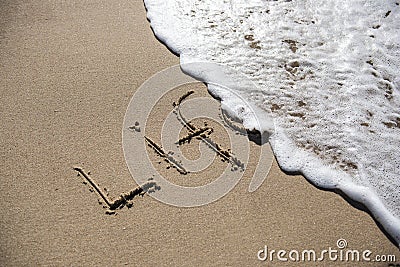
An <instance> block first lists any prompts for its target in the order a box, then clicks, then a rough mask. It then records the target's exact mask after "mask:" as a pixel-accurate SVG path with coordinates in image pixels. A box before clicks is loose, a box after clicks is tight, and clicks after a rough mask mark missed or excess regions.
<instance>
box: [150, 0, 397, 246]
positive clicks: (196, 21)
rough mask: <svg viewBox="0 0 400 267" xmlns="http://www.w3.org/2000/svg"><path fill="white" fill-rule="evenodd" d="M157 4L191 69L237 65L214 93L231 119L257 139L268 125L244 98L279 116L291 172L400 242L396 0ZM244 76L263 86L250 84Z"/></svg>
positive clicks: (165, 31)
mask: <svg viewBox="0 0 400 267" xmlns="http://www.w3.org/2000/svg"><path fill="white" fill-rule="evenodd" d="M145 4H146V7H147V10H148V18H149V20H150V21H151V26H152V28H153V30H154V32H155V34H156V35H157V36H158V38H160V39H161V40H162V41H163V42H164V43H165V44H166V45H167V46H169V47H170V48H171V49H172V50H174V51H175V52H177V53H179V54H180V55H181V64H182V65H184V64H187V63H191V62H200V61H201V62H214V63H219V64H222V65H224V66H226V69H224V70H223V71H222V72H223V73H224V76H223V77H225V78H224V79H217V81H218V83H220V84H222V85H223V86H214V85H209V88H208V89H209V91H210V92H211V93H212V94H213V95H216V96H218V97H219V98H220V99H221V100H222V104H223V108H225V109H226V110H227V111H229V112H230V113H232V114H234V115H236V116H238V117H240V118H241V119H242V120H243V121H244V124H245V126H246V127H247V128H249V129H251V128H253V127H258V126H257V125H256V124H254V122H253V121H252V118H254V116H253V117H252V115H250V113H249V112H248V111H244V112H243V111H242V112H239V111H240V108H239V109H238V107H240V105H238V103H240V99H245V100H246V101H248V102H250V103H251V105H252V106H254V107H255V109H256V110H257V113H258V115H257V116H258V117H261V118H263V117H265V116H267V115H266V114H268V112H267V111H270V110H271V111H272V114H273V118H274V123H275V125H276V129H277V130H276V132H275V133H273V135H272V136H271V145H272V147H273V150H274V153H275V154H276V156H277V159H278V162H279V164H280V166H281V167H282V168H283V169H285V170H289V171H301V172H302V173H303V174H304V175H305V176H306V178H307V179H309V180H310V181H312V182H313V183H315V184H316V185H318V186H322V187H325V188H336V189H340V190H342V191H343V192H344V193H346V194H347V195H349V196H350V197H352V198H353V199H355V200H357V201H360V202H362V203H364V204H365V205H366V206H367V207H368V208H369V209H370V211H371V213H372V214H373V216H374V217H375V218H376V219H377V220H378V221H379V222H380V223H381V224H382V225H383V226H384V227H385V229H386V230H387V232H388V233H389V234H390V235H392V237H393V238H394V239H395V240H396V241H397V242H398V243H400V197H399V196H400V179H399V174H400V95H399V84H400V78H399V75H398V73H399V70H400V30H399V28H400V10H399V6H398V5H397V4H396V1H371V0H367V1H361V0H355V1H345V0H335V1H328V0H322V1H316V0H304V1H290V0H289V1H287V0H286V1H284V0H281V1H267V0H264V1H261V0H251V1H244V0H243V1H224V0H213V1H209V0H202V1H200V0H185V1H183V0H170V1H161V0H145ZM389 11H390V12H389ZM190 66H192V64H190ZM185 71H186V72H188V73H189V74H191V75H193V76H194V77H200V78H202V79H205V80H206V81H212V80H213V79H215V77H216V76H218V77H219V74H216V73H218V72H216V70H213V69H209V70H200V71H199V70H198V69H196V68H195V67H194V68H193V67H192V68H188V69H186V70H185ZM236 73H241V74H243V75H245V76H246V77H247V79H250V80H251V81H253V82H254V83H255V84H256V85H257V86H256V87H254V86H250V85H249V84H241V82H242V81H241V79H240V77H237V75H236ZM226 77H229V78H230V79H226ZM232 81H233V82H232ZM210 84H211V83H210ZM227 87H228V88H231V89H233V91H234V94H232V92H231V91H229V90H227V89H226V88H227ZM237 96H240V97H237ZM238 99H239V100H238ZM263 111H265V113H263ZM264 121H265V122H266V123H265V125H264V126H261V127H259V128H260V129H258V130H260V131H269V130H270V129H271V127H270V126H271V123H270V122H268V121H269V120H268V119H265V120H264Z"/></svg>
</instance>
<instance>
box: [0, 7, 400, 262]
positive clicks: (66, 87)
mask: <svg viewBox="0 0 400 267" xmlns="http://www.w3.org/2000/svg"><path fill="white" fill-rule="evenodd" d="M0 25H1V26H0V57H1V58H0V63H1V64H0V75H1V79H0V83H1V99H0V102H1V103H0V110H1V114H2V116H1V130H0V131H1V139H0V143H1V151H2V152H1V163H2V167H1V171H0V177H1V183H0V188H1V190H0V191H1V194H0V199H1V203H2V205H1V207H0V213H1V220H0V223H1V224H0V226H1V230H0V240H1V241H0V242H1V244H0V265H1V266H165V265H169V266H194V265H198V266H267V265H268V266H270V265H274V266H281V265H282V266H285V265H295V266H390V265H389V263H378V262H374V263H369V264H368V263H365V262H362V263H360V262H351V263H345V262H340V261H336V262H330V261H328V260H326V261H324V262H322V263H321V262H319V263H312V262H311V263H310V262H306V263H304V262H300V263H292V262H288V263H283V262H279V261H278V260H277V259H275V260H274V261H273V262H272V263H271V262H269V261H268V260H267V261H265V262H261V261H259V260H258V259H257V252H258V251H259V250H261V249H263V248H264V246H265V245H267V246H268V248H269V249H275V250H279V249H284V250H286V251H290V250H292V249H295V250H299V251H302V250H307V249H314V250H316V251H322V250H323V249H328V248H329V247H332V248H333V249H336V248H337V246H336V241H337V240H338V239H340V238H344V239H346V240H347V243H348V248H349V249H357V250H359V251H363V250H367V249H368V250H370V251H372V253H373V254H372V255H376V254H382V255H388V254H394V255H396V257H397V263H400V253H399V250H398V249H397V248H396V246H395V245H393V243H391V242H390V240H389V239H388V237H387V236H385V234H384V233H383V232H382V231H381V230H380V229H379V227H378V226H377V224H376V223H375V222H374V220H373V219H372V218H371V217H370V215H369V214H368V213H366V212H365V211H362V210H360V209H356V208H354V207H353V206H352V205H351V204H349V203H348V202H346V201H345V200H344V199H343V198H342V197H341V196H340V195H338V194H336V193H333V192H327V191H323V190H319V189H317V188H315V187H314V186H313V185H311V184H309V183H308V182H307V181H306V180H305V179H304V178H303V177H302V176H294V175H286V174H284V173H283V172H282V171H280V169H279V167H278V165H277V163H276V162H275V161H274V163H273V166H272V169H271V171H270V173H269V174H268V177H267V178H266V180H265V181H264V183H263V184H262V186H261V187H260V188H259V189H258V190H257V191H255V192H253V193H249V192H248V190H247V189H248V185H249V183H250V180H251V177H252V173H251V172H252V171H251V170H254V168H255V166H254V162H256V159H254V158H255V157H256V154H255V156H253V157H252V160H251V161H250V163H249V165H248V169H247V170H246V172H245V175H244V177H243V179H242V180H241V181H240V182H239V183H238V185H237V186H236V187H235V188H234V189H233V190H232V191H231V192H230V193H229V194H227V195H226V196H225V197H223V198H222V199H220V200H218V201H216V202H214V203H212V204H209V205H205V206H202V207H197V208H177V207H173V206H168V205H166V204H163V203H160V202H159V201H157V200H155V199H153V198H152V197H151V196H149V195H145V196H144V197H143V198H142V197H137V198H134V201H133V202H134V206H133V207H132V208H130V209H127V208H126V207H125V208H123V209H121V210H119V211H118V212H117V214H116V215H106V214H105V211H106V210H105V209H104V208H102V206H101V205H99V203H98V199H99V196H98V195H97V194H96V193H95V192H90V191H89V187H88V185H85V184H83V181H84V180H83V178H82V177H79V176H77V172H76V171H74V170H73V169H72V167H73V166H81V167H82V168H84V169H85V170H86V171H90V172H91V175H90V176H91V177H92V178H93V179H95V180H96V181H97V182H98V183H99V184H100V186H101V188H104V187H106V188H107V189H108V191H109V195H110V197H112V198H116V197H118V196H119V195H120V194H121V193H122V192H128V191H129V190H131V189H133V188H135V187H136V186H137V185H136V183H135V181H134V180H133V178H132V177H131V175H130V173H129V171H128V169H127V167H126V163H125V160H124V156H123V150H122V136H121V131H122V123H123V119H124V114H125V111H126V108H127V106H128V104H129V101H130V99H131V97H132V96H133V94H134V93H135V90H137V88H138V87H139V86H140V85H141V84H142V83H143V82H145V81H146V79H148V78H149V77H151V76H152V75H153V74H155V73H157V72H158V71H161V70H163V69H165V68H167V67H170V66H173V65H176V64H178V63H179V58H178V57H177V56H175V55H173V54H172V53H171V52H170V51H169V50H168V49H167V48H166V47H165V46H164V45H162V44H161V43H160V42H159V41H158V40H157V39H156V38H155V37H154V35H153V33H152V31H151V29H150V25H149V23H148V21H147V20H146V14H145V8H144V5H143V2H142V1H124V0H123V1H118V2H117V3H115V2H114V3H111V2H110V1H99V0H94V1H90V2H89V1H83V2H82V1H46V0H45V1H19V0H17V1H16V0H14V1H2V2H1V16H0ZM182 90H183V91H184V90H186V89H185V88H183V89H182ZM181 93H182V91H179V90H178V91H176V92H175V95H172V96H171V99H178V98H179V96H180V95H181ZM196 94H199V95H204V96H207V93H206V90H205V87H204V85H197V86H196ZM208 97H210V96H208ZM168 108H171V106H168V105H164V106H163V105H160V107H159V108H158V109H156V110H155V111H154V113H153V114H152V117H151V120H150V122H149V125H150V127H149V135H150V136H151V137H152V138H154V139H155V140H157V138H159V133H158V132H157V130H158V129H159V127H158V126H157V125H159V124H160V123H161V122H162V118H163V116H164V114H165V112H169V111H170V110H165V109H168ZM146 129H147V128H146ZM214 135H217V133H214ZM252 147H253V148H254V149H256V150H257V146H256V145H254V144H252ZM188 149H189V152H186V153H189V154H190V153H191V152H190V149H192V150H193V151H194V152H193V153H196V149H195V147H193V148H190V147H189V148H188ZM151 153H152V151H151V150H149V154H151ZM151 157H153V158H154V162H155V163H156V161H157V160H158V159H157V156H155V155H153V156H151ZM138 160H140V159H138ZM221 165H222V163H216V164H215V166H214V167H213V168H219V166H221ZM166 166H167V165H166V164H164V163H162V164H159V166H158V168H160V170H161V171H162V170H163V169H165V167H166ZM167 172H169V173H172V176H174V175H173V172H174V170H173V169H170V170H167ZM176 176H179V175H178V174H176ZM188 177H189V176H188ZM182 179H183V178H179V179H178V180H182ZM188 179H189V178H188ZM197 179H199V181H202V180H204V181H205V180H206V179H207V176H206V174H204V175H203V176H202V175H200V176H198V177H197Z"/></svg>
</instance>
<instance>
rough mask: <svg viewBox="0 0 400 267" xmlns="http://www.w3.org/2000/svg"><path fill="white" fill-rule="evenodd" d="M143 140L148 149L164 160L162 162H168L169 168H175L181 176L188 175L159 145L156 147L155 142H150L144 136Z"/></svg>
mask: <svg viewBox="0 0 400 267" xmlns="http://www.w3.org/2000/svg"><path fill="white" fill-rule="evenodd" d="M144 139H145V140H146V142H147V144H148V145H149V147H151V148H153V150H154V151H155V152H156V153H157V154H158V155H159V156H160V157H162V158H164V160H165V161H166V162H168V163H169V164H170V166H171V167H173V168H175V169H176V170H177V171H178V172H179V173H180V174H183V175H186V174H188V171H187V170H186V169H185V168H184V167H183V165H182V164H181V163H180V162H178V161H177V160H176V159H175V158H174V157H173V156H171V155H170V154H168V153H165V152H164V150H163V149H162V147H161V146H160V145H158V144H157V143H156V142H154V141H153V140H151V139H150V138H148V137H147V136H145V137H144Z"/></svg>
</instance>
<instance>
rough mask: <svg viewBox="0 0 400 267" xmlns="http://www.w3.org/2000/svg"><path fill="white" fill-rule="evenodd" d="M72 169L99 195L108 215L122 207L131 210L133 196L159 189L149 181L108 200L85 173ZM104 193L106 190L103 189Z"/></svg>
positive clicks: (81, 170) (76, 168)
mask: <svg viewBox="0 0 400 267" xmlns="http://www.w3.org/2000/svg"><path fill="white" fill-rule="evenodd" d="M73 169H74V170H75V171H77V172H78V176H80V175H82V176H83V178H85V180H86V181H87V182H89V184H90V185H91V186H92V187H93V188H94V190H96V192H97V193H98V194H99V195H100V197H101V198H102V199H103V201H104V202H105V203H106V204H107V207H108V210H107V211H106V214H109V215H111V214H115V210H116V209H122V208H123V207H124V206H126V207H127V208H131V207H132V206H133V203H132V200H133V198H134V197H135V196H144V194H146V193H153V192H155V191H156V190H160V189H161V188H160V187H159V186H158V185H157V184H156V183H155V182H154V181H151V180H149V181H148V182H146V183H145V184H143V185H141V186H138V187H136V188H135V189H133V190H131V191H130V192H128V193H123V194H121V195H120V196H119V197H118V198H117V199H115V200H110V199H109V198H108V197H107V194H105V193H104V192H103V191H102V190H101V189H100V187H99V186H98V185H97V183H96V182H95V181H94V180H93V179H92V178H90V177H89V174H87V173H85V171H84V170H83V169H82V168H80V167H74V168H73ZM104 189H105V188H104ZM91 191H92V190H91ZM105 191H107V190H106V189H105ZM99 203H100V201H99Z"/></svg>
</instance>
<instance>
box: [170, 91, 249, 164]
mask: <svg viewBox="0 0 400 267" xmlns="http://www.w3.org/2000/svg"><path fill="white" fill-rule="evenodd" d="M191 94H193V91H189V92H187V93H186V94H184V95H183V96H181V97H180V98H179V100H178V101H177V102H176V103H175V102H174V103H173V106H174V111H173V112H174V113H175V115H176V116H177V119H178V120H179V121H180V122H181V124H182V125H183V126H184V127H185V128H186V129H187V130H188V131H189V135H187V136H186V137H184V138H183V139H180V140H179V141H178V142H177V143H178V144H179V143H180V142H181V143H184V142H185V141H188V142H189V141H190V140H191V138H193V137H196V138H198V139H200V140H201V141H203V142H204V143H205V144H206V145H207V146H208V147H210V148H211V149H212V150H213V151H215V152H216V153H217V155H218V156H220V157H221V158H222V160H223V161H227V162H229V163H230V164H231V165H232V166H233V168H234V169H240V170H241V171H244V163H242V162H241V161H240V160H239V159H238V158H237V157H236V156H235V155H233V154H232V153H231V152H230V151H229V150H226V149H224V148H223V147H222V146H221V145H219V144H217V143H216V142H214V141H213V140H212V139H211V138H210V137H208V136H206V135H205V134H204V133H205V132H206V131H209V130H208V129H210V130H211V131H209V132H208V133H209V134H211V133H212V132H213V129H212V128H208V127H205V128H200V129H198V128H197V127H195V126H194V125H193V124H191V123H190V122H189V121H187V120H186V118H185V117H184V116H183V115H182V113H181V111H180V105H181V104H182V102H183V101H184V100H185V99H186V98H188V97H189V96H190V95H191ZM182 140H184V142H182Z"/></svg>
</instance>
